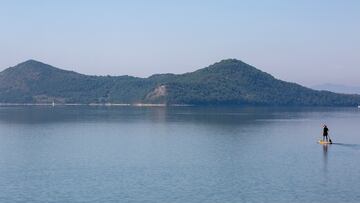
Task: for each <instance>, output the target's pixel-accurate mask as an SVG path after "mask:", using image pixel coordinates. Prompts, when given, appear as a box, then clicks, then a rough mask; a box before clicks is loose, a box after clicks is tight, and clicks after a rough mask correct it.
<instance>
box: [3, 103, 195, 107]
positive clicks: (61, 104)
mask: <svg viewBox="0 0 360 203" xmlns="http://www.w3.org/2000/svg"><path fill="white" fill-rule="evenodd" d="M0 106H138V107H166V106H193V105H190V104H147V103H134V104H126V103H89V104H81V103H54V104H53V103H0Z"/></svg>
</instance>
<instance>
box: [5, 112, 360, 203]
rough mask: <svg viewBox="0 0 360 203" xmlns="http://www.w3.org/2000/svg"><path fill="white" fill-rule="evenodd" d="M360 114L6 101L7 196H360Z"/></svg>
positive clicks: (37, 199) (60, 199)
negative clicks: (326, 132)
mask: <svg viewBox="0 0 360 203" xmlns="http://www.w3.org/2000/svg"><path fill="white" fill-rule="evenodd" d="M323 123H326V124H327V125H328V126H329V128H330V136H331V138H332V140H333V141H334V142H335V144H333V145H330V146H327V147H325V146H322V145H319V144H317V140H318V139H320V137H321V130H322V129H321V128H322V125H323ZM359 124H360V110H359V109H356V108H355V109H354V108H260V107H258V108H215V107H201V108H200V107H174V108H163V107H146V108H144V107H85V106H83V107H81V106H80V107H58V106H55V107H54V108H53V107H0V202H360V135H359Z"/></svg>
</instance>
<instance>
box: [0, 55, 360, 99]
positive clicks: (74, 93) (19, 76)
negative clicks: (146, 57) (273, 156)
mask: <svg viewBox="0 0 360 203" xmlns="http://www.w3.org/2000/svg"><path fill="white" fill-rule="evenodd" d="M52 101H55V102H56V103H83V104H88V103H156V104H170V105H171V104H193V105H276V106H357V105H358V104H360V96H359V95H346V94H336V93H332V92H328V91H316V90H312V89H309V88H306V87H303V86H301V85H298V84H295V83H289V82H285V81H282V80H278V79H276V78H274V77H273V76H271V75H270V74H267V73H265V72H262V71H261V70H259V69H256V68H255V67H253V66H250V65H248V64H246V63H244V62H242V61H239V60H236V59H227V60H223V61H220V62H218V63H215V64H213V65H210V66H208V67H206V68H203V69H200V70H197V71H195V72H191V73H185V74H178V75H176V74H156V75H153V76H150V77H148V78H138V77H131V76H117V77H113V76H89V75H83V74H79V73H76V72H73V71H65V70H62V69H58V68H55V67H53V66H50V65H47V64H44V63H41V62H38V61H35V60H29V61H26V62H23V63H20V64H18V65H16V66H14V67H10V68H8V69H6V70H4V71H2V72H0V102H1V103H51V102H52Z"/></svg>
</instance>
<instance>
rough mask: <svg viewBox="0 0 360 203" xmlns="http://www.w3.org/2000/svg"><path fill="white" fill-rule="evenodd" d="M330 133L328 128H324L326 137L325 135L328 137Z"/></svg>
mask: <svg viewBox="0 0 360 203" xmlns="http://www.w3.org/2000/svg"><path fill="white" fill-rule="evenodd" d="M328 131H329V129H328V128H327V127H324V133H323V135H324V136H325V135H328Z"/></svg>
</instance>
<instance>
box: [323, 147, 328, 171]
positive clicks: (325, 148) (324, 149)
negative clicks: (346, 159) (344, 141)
mask: <svg viewBox="0 0 360 203" xmlns="http://www.w3.org/2000/svg"><path fill="white" fill-rule="evenodd" d="M322 146H323V160H324V172H327V165H328V148H329V145H328V144H323V145H322Z"/></svg>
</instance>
